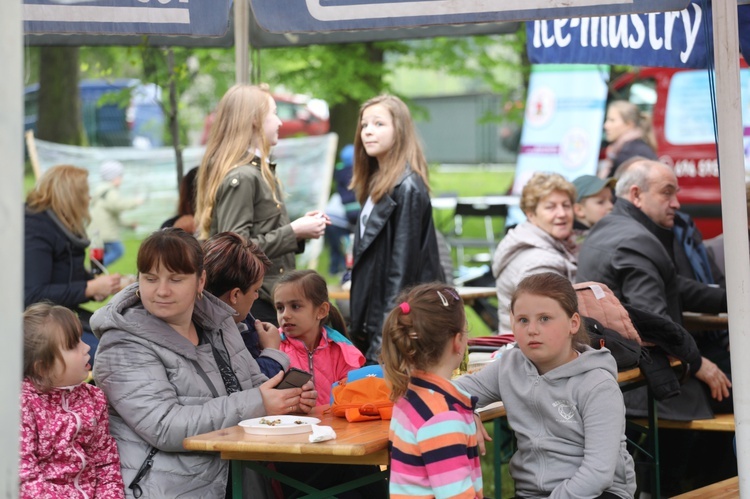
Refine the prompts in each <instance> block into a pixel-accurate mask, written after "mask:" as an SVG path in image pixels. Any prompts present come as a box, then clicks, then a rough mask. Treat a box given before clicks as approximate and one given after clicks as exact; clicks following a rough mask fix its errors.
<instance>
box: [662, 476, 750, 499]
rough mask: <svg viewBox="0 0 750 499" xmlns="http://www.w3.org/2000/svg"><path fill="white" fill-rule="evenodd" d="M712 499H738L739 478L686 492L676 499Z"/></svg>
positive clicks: (675, 497) (675, 498)
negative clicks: (707, 498)
mask: <svg viewBox="0 0 750 499" xmlns="http://www.w3.org/2000/svg"><path fill="white" fill-rule="evenodd" d="M706 497H711V498H713V499H737V498H739V497H740V479H739V477H734V478H728V479H726V480H723V481H721V482H716V483H713V484H711V485H707V486H705V487H703V488H700V489H696V490H691V491H690V492H685V493H684V494H680V495H679V496H674V499H704V498H706Z"/></svg>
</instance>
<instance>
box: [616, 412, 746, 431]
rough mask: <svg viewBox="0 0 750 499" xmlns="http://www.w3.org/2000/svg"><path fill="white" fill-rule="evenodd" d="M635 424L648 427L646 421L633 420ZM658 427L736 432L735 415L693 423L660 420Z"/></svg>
mask: <svg viewBox="0 0 750 499" xmlns="http://www.w3.org/2000/svg"><path fill="white" fill-rule="evenodd" d="M630 421H632V422H633V423H635V424H637V425H640V426H643V427H648V421H647V420H646V419H631V420H630ZM658 427H659V428H660V429H661V428H669V429H673V430H700V431H729V432H733V431H734V414H717V415H716V416H715V417H714V418H713V419H694V420H693V421H674V420H671V419H659V421H658Z"/></svg>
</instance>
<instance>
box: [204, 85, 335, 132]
mask: <svg viewBox="0 0 750 499" xmlns="http://www.w3.org/2000/svg"><path fill="white" fill-rule="evenodd" d="M273 99H274V100H275V101H276V114H278V116H279V118H281V128H279V138H280V139H286V138H287V137H305V136H307V135H324V134H326V133H328V130H330V128H331V123H330V121H329V119H328V106H327V104H325V103H324V102H323V101H321V100H320V99H315V100H311V99H308V98H306V97H301V96H293V95H280V94H274V95H273ZM314 104H319V105H318V106H316V105H314ZM213 122H214V113H213V112H212V113H210V114H209V115H208V116H206V120H205V122H204V123H203V133H202V134H201V145H205V144H206V141H207V140H208V132H209V131H210V130H211V125H212V124H213Z"/></svg>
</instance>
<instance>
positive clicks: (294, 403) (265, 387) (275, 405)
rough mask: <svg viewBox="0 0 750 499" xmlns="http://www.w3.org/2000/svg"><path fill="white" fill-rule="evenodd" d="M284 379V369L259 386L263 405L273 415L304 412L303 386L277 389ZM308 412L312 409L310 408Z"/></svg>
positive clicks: (267, 412)
mask: <svg viewBox="0 0 750 499" xmlns="http://www.w3.org/2000/svg"><path fill="white" fill-rule="evenodd" d="M282 379H284V371H279V372H278V374H277V375H276V376H274V377H273V378H271V379H269V380H268V381H266V382H265V383H263V384H262V385H260V386H259V387H258V389H259V390H260V396H261V398H262V399H263V407H265V409H266V414H267V415H269V416H273V415H276V414H291V413H293V412H300V411H302V412H304V410H305V407H304V405H303V404H301V403H300V401H301V397H300V394H301V393H302V388H287V389H285V390H277V389H276V388H275V387H276V385H278V384H279V383H281V380H282ZM305 403H306V402H305ZM307 412H310V411H309V410H308V411H307Z"/></svg>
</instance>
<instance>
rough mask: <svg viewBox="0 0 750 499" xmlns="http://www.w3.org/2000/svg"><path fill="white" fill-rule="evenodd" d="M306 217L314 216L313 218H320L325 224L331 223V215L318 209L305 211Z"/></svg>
mask: <svg viewBox="0 0 750 499" xmlns="http://www.w3.org/2000/svg"><path fill="white" fill-rule="evenodd" d="M305 216H306V217H314V218H322V219H323V220H325V221H326V225H331V217H329V216H328V215H326V214H325V212H322V211H320V210H314V211H308V212H307V213H305Z"/></svg>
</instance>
